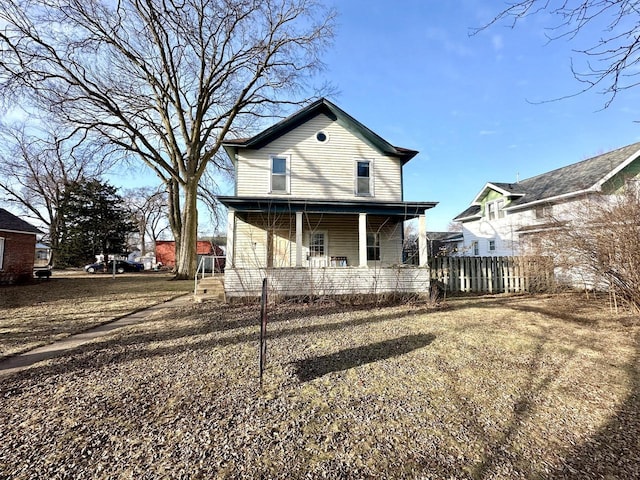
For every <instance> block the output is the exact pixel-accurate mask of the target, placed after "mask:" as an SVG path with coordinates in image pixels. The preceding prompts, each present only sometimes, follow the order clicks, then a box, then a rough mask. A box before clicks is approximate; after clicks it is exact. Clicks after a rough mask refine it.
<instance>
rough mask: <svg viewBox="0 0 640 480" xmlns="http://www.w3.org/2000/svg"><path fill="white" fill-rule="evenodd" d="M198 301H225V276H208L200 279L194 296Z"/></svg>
mask: <svg viewBox="0 0 640 480" xmlns="http://www.w3.org/2000/svg"><path fill="white" fill-rule="evenodd" d="M193 299H194V301H196V302H207V301H212V300H213V301H217V302H225V300H226V299H225V294H224V277H223V276H222V275H220V276H218V277H208V278H202V279H200V280H198V286H197V287H196V291H195V294H194V296H193Z"/></svg>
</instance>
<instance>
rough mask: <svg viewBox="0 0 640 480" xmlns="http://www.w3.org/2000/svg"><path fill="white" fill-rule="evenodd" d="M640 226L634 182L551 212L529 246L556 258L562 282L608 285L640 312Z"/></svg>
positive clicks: (594, 286) (596, 286)
mask: <svg viewBox="0 0 640 480" xmlns="http://www.w3.org/2000/svg"><path fill="white" fill-rule="evenodd" d="M559 210H560V208H559ZM639 226H640V190H639V189H638V186H637V184H635V183H633V182H631V183H628V184H626V185H625V186H624V187H622V188H621V189H620V190H619V191H618V192H617V193H615V194H594V195H591V196H589V197H587V198H585V199H584V200H582V201H581V202H579V203H577V204H572V205H571V207H570V208H565V209H564V210H563V211H560V212H559V213H554V214H553V215H550V216H549V217H548V219H547V221H546V223H545V228H544V230H542V231H541V232H540V233H538V234H536V235H535V236H533V235H532V238H530V239H529V241H528V242H527V243H526V244H525V245H524V250H525V251H526V252H527V254H535V255H541V254H542V255H545V256H551V257H553V259H554V264H555V266H556V267H557V269H558V273H559V274H560V278H559V279H560V280H561V282H563V283H569V284H572V285H578V284H580V285H583V286H584V287H586V288H590V289H603V288H608V289H609V291H610V292H611V294H612V297H613V298H615V299H616V301H617V300H619V301H620V302H621V303H626V304H627V305H628V306H630V307H631V308H632V309H633V310H635V311H640V232H639V230H638V229H639V228H640V227H639Z"/></svg>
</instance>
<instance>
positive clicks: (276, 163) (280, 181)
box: [270, 156, 289, 193]
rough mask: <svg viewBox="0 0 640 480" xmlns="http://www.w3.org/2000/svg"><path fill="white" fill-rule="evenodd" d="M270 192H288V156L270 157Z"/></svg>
mask: <svg viewBox="0 0 640 480" xmlns="http://www.w3.org/2000/svg"><path fill="white" fill-rule="evenodd" d="M270 187H271V188H270V192H271V193H275V192H278V193H289V158H288V157H286V156H272V157H271V185H270Z"/></svg>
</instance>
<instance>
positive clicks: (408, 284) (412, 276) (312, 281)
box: [224, 267, 429, 298]
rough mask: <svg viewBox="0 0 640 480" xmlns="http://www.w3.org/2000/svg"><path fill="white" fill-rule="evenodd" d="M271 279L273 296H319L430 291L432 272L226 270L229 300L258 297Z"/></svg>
mask: <svg viewBox="0 0 640 480" xmlns="http://www.w3.org/2000/svg"><path fill="white" fill-rule="evenodd" d="M265 277H266V278H268V285H269V292H270V295H282V296H306V295H309V296H316V295H355V294H381V293H418V294H427V293H428V292H429V269H428V268H417V267H413V268H412V267H397V268H379V269H374V268H360V267H347V268H319V269H311V268H279V269H278V268H276V269H249V268H247V269H227V270H226V271H225V277H224V286H225V294H226V296H227V298H230V297H253V296H259V295H260V290H261V287H262V279H263V278H265Z"/></svg>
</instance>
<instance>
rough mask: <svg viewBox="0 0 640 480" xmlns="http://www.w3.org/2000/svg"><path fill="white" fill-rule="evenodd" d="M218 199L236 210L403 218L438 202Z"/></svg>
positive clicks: (263, 198) (411, 216) (420, 212)
mask: <svg viewBox="0 0 640 480" xmlns="http://www.w3.org/2000/svg"><path fill="white" fill-rule="evenodd" d="M218 200H219V201H220V202H221V203H222V204H223V205H225V206H226V207H228V208H231V209H233V210H235V211H236V212H240V213H249V212H273V213H286V212H288V213H294V212H305V213H346V214H348V213H352V214H355V213H367V214H370V215H386V216H391V217H402V218H404V219H410V218H416V217H418V216H419V215H422V214H423V213H424V211H425V210H428V209H429V208H433V207H435V206H436V205H437V204H438V202H367V201H349V200H346V201H338V200H309V199H302V198H270V197H269V198H267V197H218Z"/></svg>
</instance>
